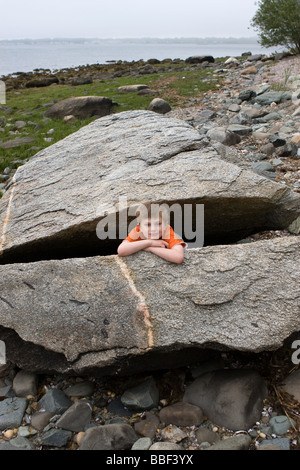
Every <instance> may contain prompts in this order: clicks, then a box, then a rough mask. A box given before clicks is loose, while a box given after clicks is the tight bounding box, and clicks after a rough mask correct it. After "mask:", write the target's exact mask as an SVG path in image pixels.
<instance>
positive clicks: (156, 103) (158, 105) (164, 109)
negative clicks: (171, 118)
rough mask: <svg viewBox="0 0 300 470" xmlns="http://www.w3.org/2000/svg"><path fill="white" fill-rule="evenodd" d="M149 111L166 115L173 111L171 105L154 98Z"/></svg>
mask: <svg viewBox="0 0 300 470" xmlns="http://www.w3.org/2000/svg"><path fill="white" fill-rule="evenodd" d="M148 109H149V111H153V112H155V113H159V114H166V113H169V112H170V111H171V106H170V105H169V103H168V102H167V101H165V100H163V99H161V98H154V99H153V100H152V101H151V103H150V104H149V107H148Z"/></svg>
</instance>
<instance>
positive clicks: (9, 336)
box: [0, 111, 300, 375]
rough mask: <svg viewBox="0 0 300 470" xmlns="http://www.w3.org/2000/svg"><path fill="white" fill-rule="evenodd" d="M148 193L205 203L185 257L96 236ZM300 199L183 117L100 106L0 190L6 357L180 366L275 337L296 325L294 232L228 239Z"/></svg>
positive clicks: (294, 208)
mask: <svg viewBox="0 0 300 470" xmlns="http://www.w3.org/2000/svg"><path fill="white" fill-rule="evenodd" d="M124 198H126V204H124ZM146 201H152V202H159V203H163V202H166V203H169V204H173V203H176V204H179V205H180V206H184V204H186V203H187V204H190V205H192V206H193V208H195V207H196V205H197V204H203V205H204V221H205V224H204V247H199V248H193V249H191V248H190V247H189V249H187V251H186V258H185V260H184V262H183V264H181V265H174V264H172V263H169V262H167V261H164V260H162V259H161V258H158V257H156V256H155V255H153V254H152V253H147V252H140V253H136V254H134V255H132V256H130V257H127V258H120V257H118V256H117V255H116V249H117V246H118V244H119V243H120V239H121V238H122V237H120V233H116V237H115V238H113V239H112V238H109V239H100V238H98V236H97V232H96V228H97V226H98V223H99V222H101V221H102V222H103V220H104V217H108V216H116V220H117V219H118V220H119V222H120V220H123V215H124V214H125V215H127V209H128V207H130V206H133V207H134V206H137V205H138V204H139V203H140V202H146ZM299 201H300V197H299V195H297V194H296V193H294V192H293V191H291V190H290V189H289V188H287V187H286V186H284V185H282V184H279V183H275V182H274V181H271V180H269V179H266V178H264V177H262V176H260V175H258V174H255V173H254V172H252V171H251V170H247V169H244V168H241V167H239V166H236V165H234V164H232V163H229V162H226V161H224V160H222V159H220V158H219V157H218V154H217V152H216V151H215V150H214V149H213V148H212V147H207V146H205V144H204V143H203V142H202V140H201V136H200V135H199V134H198V132H197V131H196V130H195V129H193V128H192V127H191V126H189V125H188V124H187V123H185V122H183V121H180V120H177V119H173V118H169V117H166V116H164V115H159V114H157V113H154V112H150V111H132V112H124V113H120V114H116V115H111V116H105V117H103V118H101V119H97V120H95V121H94V122H93V123H91V124H89V125H88V126H86V127H83V128H82V129H80V130H79V131H78V132H76V133H74V134H72V135H70V136H68V137H67V138H65V139H63V140H62V141H59V142H57V143H56V144H54V145H52V146H50V147H48V148H46V149H44V150H43V151H41V152H39V153H38V154H36V155H35V156H34V157H33V158H31V159H30V160H29V161H28V162H27V163H26V164H25V165H23V166H21V167H19V168H18V170H17V171H16V173H15V174H14V177H13V179H12V181H11V184H10V187H9V189H8V190H7V191H6V192H5V194H4V196H3V197H2V199H1V200H0V340H2V341H4V342H5V345H6V356H7V360H8V361H11V362H13V363H14V364H16V365H18V366H19V367H20V368H22V369H27V370H31V371H36V372H49V373H51V372H57V371H58V372H72V373H73V372H74V373H79V374H81V373H91V372H94V373H97V374H101V375H106V374H110V373H120V374H121V373H127V372H130V373H133V372H134V371H143V370H145V369H149V370H151V369H152V370H153V369H161V368H162V367H166V368H168V367H172V366H174V365H175V366H176V367H177V366H178V365H179V364H180V363H184V362H185V361H188V362H189V361H191V360H193V361H195V357H199V355H200V356H201V354H202V352H203V351H204V349H207V348H208V349H209V348H212V349H220V350H224V349H233V350H239V351H247V352H255V353H258V352H259V351H264V350H274V349H276V348H279V347H280V346H281V345H282V344H283V342H284V340H285V339H286V338H288V337H289V336H290V335H292V334H293V333H294V332H296V331H298V330H299V320H300V318H299V316H300V312H299V294H300V292H299V275H300V271H299V269H300V268H299V267H300V263H299V261H300V260H299V256H300V250H299V244H300V239H299V237H297V236H291V235H290V236H287V237H284V238H278V239H273V240H265V241H257V242H255V243H236V242H238V241H239V240H240V239H242V238H245V237H247V236H248V235H250V234H253V233H256V232H258V231H262V230H268V229H270V230H278V229H283V228H287V227H288V226H290V225H291V224H292V223H293V222H294V221H295V220H297V218H298V217H299V212H300V204H299ZM128 222H129V219H128ZM125 228H126V229H127V228H128V227H127V225H126V227H125ZM125 233H126V235H127V231H125ZM126 235H125V236H126ZM125 236H124V238H125ZM183 236H185V234H184V233H183ZM185 241H187V242H188V243H189V242H190V240H189V239H186V240H185ZM201 357H202V356H201Z"/></svg>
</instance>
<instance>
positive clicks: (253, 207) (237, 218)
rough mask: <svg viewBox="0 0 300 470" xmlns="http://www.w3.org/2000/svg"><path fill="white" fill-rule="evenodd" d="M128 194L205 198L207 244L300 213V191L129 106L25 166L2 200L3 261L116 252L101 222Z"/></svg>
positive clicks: (175, 123) (134, 199)
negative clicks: (102, 234)
mask: <svg viewBox="0 0 300 470" xmlns="http://www.w3.org/2000/svg"><path fill="white" fill-rule="evenodd" d="M122 198H123V199H124V198H126V204H125V206H126V205H127V206H126V207H129V206H134V205H137V204H138V203H140V202H146V201H152V202H159V203H163V202H165V203H169V204H170V205H172V204H173V203H175V204H180V205H181V206H183V205H184V204H186V203H187V204H190V205H192V206H193V207H195V206H196V204H204V212H205V213H204V216H205V224H204V232H205V233H204V234H205V244H206V245H213V244H224V243H231V242H235V241H237V240H240V239H242V238H245V237H247V236H248V235H250V234H253V233H256V232H259V231H262V230H269V229H270V230H276V229H283V228H287V227H288V226H289V225H290V224H292V223H293V222H294V220H295V219H297V217H298V216H299V215H300V202H299V201H300V196H299V195H297V194H296V193H294V192H293V191H291V190H290V189H289V188H287V187H286V186H284V185H282V184H279V183H274V182H273V181H269V180H267V179H266V178H264V177H263V176H260V175H258V174H255V173H254V172H253V171H251V170H246V169H243V168H240V167H239V166H237V165H234V164H232V163H229V162H226V161H224V160H222V159H220V158H219V156H218V154H217V152H216V150H214V149H213V148H212V147H205V144H203V143H202V140H201V137H200V135H199V134H198V132H197V131H196V130H195V129H193V128H192V127H191V126H190V125H189V124H187V123H186V122H184V121H181V120H178V119H174V118H168V117H166V116H163V115H159V114H157V113H154V112H151V111H130V112H123V113H119V114H115V115H110V116H105V117H103V118H100V119H97V120H95V121H94V122H93V123H91V124H89V125H88V126H85V127H83V128H81V129H80V130H79V131H78V132H75V133H74V134H72V135H70V136H68V137H66V138H65V139H63V140H61V141H59V142H57V143H55V144H54V145H52V146H50V147H47V148H46V149H44V150H42V151H41V152H39V153H37V154H36V155H35V156H34V157H32V158H31V159H30V161H28V162H27V163H26V164H25V165H23V166H20V167H19V168H18V169H17V171H16V173H15V175H14V177H13V179H12V182H11V185H10V188H9V189H8V190H7V191H6V192H5V194H4V196H3V197H2V199H1V200H0V263H10V262H21V261H26V262H27V261H35V260H42V259H52V258H66V257H73V256H87V255H98V254H102V255H105V254H113V253H116V248H117V245H118V243H119V241H118V240H99V238H98V237H97V235H96V227H97V224H98V222H99V221H100V220H102V219H103V217H104V215H109V214H119V215H121V213H122V211H124V210H126V209H124V205H123V202H122V201H123V200H122ZM183 235H184V233H183ZM125 236H126V235H125ZM125 236H124V238H125ZM116 238H122V237H119V234H117V236H116ZM185 241H189V240H185Z"/></svg>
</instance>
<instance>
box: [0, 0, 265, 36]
mask: <svg viewBox="0 0 300 470" xmlns="http://www.w3.org/2000/svg"><path fill="white" fill-rule="evenodd" d="M256 10H257V5H256V0H150V1H149V2H147V1H145V0H50V1H49V0H47V1H46V0H0V15H1V23H0V24H1V26H0V39H23V38H34V39H36V38H45V37H50V38H52V37H61V38H64V37H86V38H92V37H94V38H125V37H127V38H128V37H136V38H138V37H160V38H164V37H169V38H171V37H212V36H215V37H249V36H255V32H254V31H253V29H249V26H250V21H251V19H252V17H253V16H254V14H255V11H256Z"/></svg>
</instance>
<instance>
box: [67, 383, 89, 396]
mask: <svg viewBox="0 0 300 470" xmlns="http://www.w3.org/2000/svg"><path fill="white" fill-rule="evenodd" d="M94 390H95V384H94V383H93V382H89V381H87V380H86V381H83V382H78V383H76V384H74V385H71V386H70V387H68V388H67V389H66V390H64V393H65V394H66V395H68V397H90V396H91V395H92V394H93V393H94Z"/></svg>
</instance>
